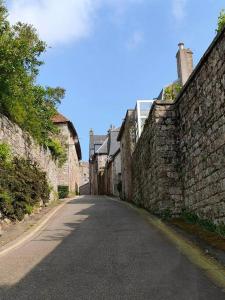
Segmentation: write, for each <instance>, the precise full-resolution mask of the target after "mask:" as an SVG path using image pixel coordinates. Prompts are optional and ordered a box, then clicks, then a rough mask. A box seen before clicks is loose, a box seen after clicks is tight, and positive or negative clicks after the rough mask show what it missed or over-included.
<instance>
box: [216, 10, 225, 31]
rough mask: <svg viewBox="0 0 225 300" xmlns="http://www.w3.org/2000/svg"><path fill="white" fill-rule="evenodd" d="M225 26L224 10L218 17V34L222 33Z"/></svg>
mask: <svg viewBox="0 0 225 300" xmlns="http://www.w3.org/2000/svg"><path fill="white" fill-rule="evenodd" d="M224 26H225V9H222V10H221V12H220V14H219V17H218V25H217V30H216V31H217V33H219V32H221V31H222V29H223V28H224Z"/></svg>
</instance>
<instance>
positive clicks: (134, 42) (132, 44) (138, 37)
mask: <svg viewBox="0 0 225 300" xmlns="http://www.w3.org/2000/svg"><path fill="white" fill-rule="evenodd" d="M143 41H144V34H143V32H141V31H138V30H136V31H134V32H133V34H132V36H131V37H130V39H129V40H128V42H127V48H128V49H135V48H137V47H138V46H139V45H140V44H141V43H142V42H143Z"/></svg>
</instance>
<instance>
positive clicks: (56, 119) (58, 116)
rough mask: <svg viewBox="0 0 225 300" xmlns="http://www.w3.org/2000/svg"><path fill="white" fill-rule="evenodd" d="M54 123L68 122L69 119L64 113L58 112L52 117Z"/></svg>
mask: <svg viewBox="0 0 225 300" xmlns="http://www.w3.org/2000/svg"><path fill="white" fill-rule="evenodd" d="M52 122H53V123H67V122H69V120H68V119H67V118H66V117H64V116H63V115H62V114H60V113H57V114H56V115H55V116H54V117H53V118H52Z"/></svg>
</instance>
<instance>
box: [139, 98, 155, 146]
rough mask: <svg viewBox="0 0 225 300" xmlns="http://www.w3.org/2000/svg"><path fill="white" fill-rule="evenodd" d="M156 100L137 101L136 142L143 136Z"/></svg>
mask: <svg viewBox="0 0 225 300" xmlns="http://www.w3.org/2000/svg"><path fill="white" fill-rule="evenodd" d="M153 102H154V100H137V102H136V107H135V135H136V142H137V141H138V139H139V137H140V136H141V133H142V130H143V128H144V125H145V121H146V119H147V118H148V115H149V112H150V109H151V107H152V104H153Z"/></svg>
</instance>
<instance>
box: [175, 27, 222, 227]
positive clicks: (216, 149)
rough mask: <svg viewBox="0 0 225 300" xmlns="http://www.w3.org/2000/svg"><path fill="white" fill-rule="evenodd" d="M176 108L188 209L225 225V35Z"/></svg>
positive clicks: (217, 42)
mask: <svg viewBox="0 0 225 300" xmlns="http://www.w3.org/2000/svg"><path fill="white" fill-rule="evenodd" d="M176 107H177V111H178V114H179V136H180V164H181V166H182V173H181V176H182V183H183V195H184V205H185V207H187V208H189V209H190V210H191V211H194V212H197V213H198V214H199V215H200V216H202V217H206V218H207V219H213V220H216V221H225V31H223V32H222V33H221V34H220V35H219V36H218V37H217V38H216V39H215V40H214V42H213V43H212V45H211V46H210V48H209V49H208V51H207V52H206V54H205V55H204V57H203V58H202V60H201V62H200V63H199V65H198V67H197V68H196V70H195V72H194V74H193V75H192V78H191V79H190V80H189V83H188V84H187V85H186V87H185V88H184V90H183V92H182V94H181V95H180V97H179V98H178V100H177V103H176Z"/></svg>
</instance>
